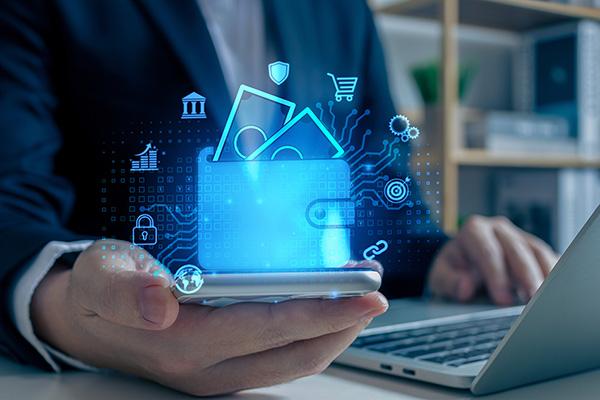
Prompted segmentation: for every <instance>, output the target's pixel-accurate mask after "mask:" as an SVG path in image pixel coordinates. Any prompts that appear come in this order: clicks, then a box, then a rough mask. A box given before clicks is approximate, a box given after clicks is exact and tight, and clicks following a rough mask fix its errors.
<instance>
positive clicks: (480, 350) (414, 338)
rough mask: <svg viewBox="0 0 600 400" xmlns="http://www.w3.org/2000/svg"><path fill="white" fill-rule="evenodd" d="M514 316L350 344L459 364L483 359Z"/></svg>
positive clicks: (400, 332)
mask: <svg viewBox="0 0 600 400" xmlns="http://www.w3.org/2000/svg"><path fill="white" fill-rule="evenodd" d="M516 318H517V316H508V317H498V318H486V319H480V320H474V321H467V322H460V323H449V324H443V325H436V326H431V327H426V328H418V329H403V330H397V331H393V332H387V333H382V334H375V335H369V336H363V337H359V338H357V339H356V340H355V341H354V343H353V344H352V347H357V348H362V349H366V350H370V351H375V352H379V353H385V354H391V355H395V356H400V357H407V358H412V359H415V360H420V361H428V362H432V363H436V364H443V365H446V366H449V367H460V366H461V365H465V364H470V363H474V362H478V361H483V360H487V359H488V358H489V357H490V355H491V354H492V352H493V351H494V349H495V348H496V346H498V343H500V341H501V340H502V338H503V337H504V335H506V333H507V332H508V330H509V329H510V326H511V325H512V323H513V322H514V321H515V319H516Z"/></svg>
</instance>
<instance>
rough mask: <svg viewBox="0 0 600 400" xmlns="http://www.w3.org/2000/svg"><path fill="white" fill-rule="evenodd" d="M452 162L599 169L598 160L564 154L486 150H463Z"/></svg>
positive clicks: (498, 165) (495, 165)
mask: <svg viewBox="0 0 600 400" xmlns="http://www.w3.org/2000/svg"><path fill="white" fill-rule="evenodd" d="M452 161H453V162H454V163H456V164H457V165H459V166H479V167H514V168H518V167H521V168H600V158H597V159H589V158H583V157H581V156H574V155H564V154H555V155H551V154H543V155H542V154H540V155H536V154H534V155H532V154H494V153H491V152H489V151H486V150H471V149H465V150H460V151H458V152H457V153H455V154H454V155H453V157H452Z"/></svg>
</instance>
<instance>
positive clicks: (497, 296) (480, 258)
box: [429, 216, 558, 305]
mask: <svg viewBox="0 0 600 400" xmlns="http://www.w3.org/2000/svg"><path fill="white" fill-rule="evenodd" d="M557 260H558V255H557V254H556V253H555V252H554V251H553V250H552V249H551V248H550V246H548V245H547V244H546V243H545V242H543V241H542V240H540V239H539V238H537V237H535V236H533V235H531V234H529V233H527V232H525V231H523V230H521V229H519V228H517V227H516V226H515V225H513V224H512V223H511V222H510V221H509V220H508V219H506V218H504V217H493V218H486V217H481V216H474V217H471V218H470V219H469V220H468V221H467V222H466V223H465V225H464V226H463V227H462V229H461V230H460V231H459V233H458V234H457V235H456V237H455V238H454V239H452V240H451V241H450V242H448V243H447V244H446V245H445V246H444V247H443V248H442V250H441V251H440V253H439V254H438V256H437V257H436V259H435V260H434V262H433V266H432V269H431V272H430V273H429V288H430V289H431V291H432V293H433V294H434V295H438V296H443V297H447V298H450V299H453V300H458V301H463V302H464V301H468V300H471V299H473V298H474V297H475V296H476V295H477V293H478V291H479V289H481V288H486V289H487V292H488V293H489V295H490V297H491V298H492V300H493V301H494V302H495V303H496V304H499V305H509V304H512V303H513V302H514V299H515V294H516V295H517V296H518V298H519V300H521V301H528V300H529V299H530V298H531V297H532V296H533V295H534V294H535V292H536V290H537V289H538V288H539V286H540V285H541V284H542V281H543V280H544V278H545V277H546V276H547V275H548V274H549V273H550V270H551V269H552V267H553V266H554V264H556V261H557Z"/></svg>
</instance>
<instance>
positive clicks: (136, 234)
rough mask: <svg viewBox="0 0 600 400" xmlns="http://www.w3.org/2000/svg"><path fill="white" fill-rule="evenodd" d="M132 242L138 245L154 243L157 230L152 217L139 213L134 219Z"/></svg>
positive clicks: (151, 244)
mask: <svg viewBox="0 0 600 400" xmlns="http://www.w3.org/2000/svg"><path fill="white" fill-rule="evenodd" d="M131 236H132V240H131V241H132V243H133V244H135V245H138V246H153V245H155V244H156V242H157V240H158V238H157V231H156V227H155V226H154V219H152V217H151V216H150V215H148V214H141V215H140V216H139V217H137V219H136V220H135V227H134V228H133V231H132V234H131Z"/></svg>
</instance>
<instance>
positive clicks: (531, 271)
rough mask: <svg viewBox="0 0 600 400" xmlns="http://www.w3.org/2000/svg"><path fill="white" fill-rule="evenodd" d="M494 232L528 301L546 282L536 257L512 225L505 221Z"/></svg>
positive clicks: (518, 285)
mask: <svg viewBox="0 0 600 400" xmlns="http://www.w3.org/2000/svg"><path fill="white" fill-rule="evenodd" d="M494 232H495V233H496V237H497V238H498V240H499V242H500V244H501V246H502V248H503V249H504V254H505V256H506V259H507V261H508V265H509V267H510V271H511V274H512V276H513V277H514V279H515V280H516V284H517V287H518V288H519V289H522V290H523V291H524V292H525V293H524V294H525V296H526V299H527V300H528V299H530V298H531V297H532V296H533V295H534V294H535V292H536V291H537V289H538V288H539V287H540V285H541V284H542V281H543V280H544V275H543V274H542V270H541V267H540V265H539V264H538V262H537V259H536V257H535V256H534V254H533V252H532V251H531V249H530V247H529V244H528V243H527V241H526V240H525V238H524V237H523V236H522V235H521V234H520V232H519V231H517V230H516V229H515V228H514V227H513V225H512V223H510V222H507V221H506V222H504V221H503V222H501V223H499V224H496V225H495V226H494Z"/></svg>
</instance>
